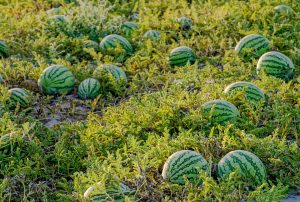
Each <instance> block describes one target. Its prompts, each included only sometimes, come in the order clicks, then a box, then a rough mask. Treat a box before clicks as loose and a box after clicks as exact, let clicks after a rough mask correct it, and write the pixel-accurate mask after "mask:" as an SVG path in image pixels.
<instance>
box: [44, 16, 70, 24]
mask: <svg viewBox="0 0 300 202" xmlns="http://www.w3.org/2000/svg"><path fill="white" fill-rule="evenodd" d="M67 21H68V19H67V17H66V16H64V15H53V16H51V17H49V18H48V22H50V23H54V24H62V23H65V22H67Z"/></svg>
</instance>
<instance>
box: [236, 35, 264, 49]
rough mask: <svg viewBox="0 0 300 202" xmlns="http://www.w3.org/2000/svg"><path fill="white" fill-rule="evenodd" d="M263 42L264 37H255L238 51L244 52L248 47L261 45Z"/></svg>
mask: <svg viewBox="0 0 300 202" xmlns="http://www.w3.org/2000/svg"><path fill="white" fill-rule="evenodd" d="M263 41H265V38H264V37H263V36H257V37H254V38H252V39H250V40H247V41H245V42H244V44H243V45H242V46H240V47H239V49H238V50H242V49H243V48H245V47H246V46H252V45H256V44H259V43H261V42H263ZM246 48H247V47H246Z"/></svg>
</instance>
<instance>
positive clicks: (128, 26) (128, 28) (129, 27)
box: [121, 22, 140, 36]
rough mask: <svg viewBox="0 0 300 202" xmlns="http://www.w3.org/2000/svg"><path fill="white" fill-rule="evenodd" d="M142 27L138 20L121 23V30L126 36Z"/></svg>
mask: <svg viewBox="0 0 300 202" xmlns="http://www.w3.org/2000/svg"><path fill="white" fill-rule="evenodd" d="M139 28H140V26H139V24H137V23H136V22H124V23H123V24H122V25H121V30H122V31H123V33H124V34H125V35H126V36H131V35H132V33H133V32H134V31H136V30H138V29H139Z"/></svg>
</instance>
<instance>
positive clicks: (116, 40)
mask: <svg viewBox="0 0 300 202" xmlns="http://www.w3.org/2000/svg"><path fill="white" fill-rule="evenodd" d="M100 50H101V51H102V53H103V54H107V55H114V56H115V55H120V54H124V55H130V54H131V53H132V52H133V48H132V46H131V44H130V43H129V41H127V39H125V38H124V37H122V36H120V35H117V34H111V35H108V36H106V37H104V38H103V39H102V41H101V42H100Z"/></svg>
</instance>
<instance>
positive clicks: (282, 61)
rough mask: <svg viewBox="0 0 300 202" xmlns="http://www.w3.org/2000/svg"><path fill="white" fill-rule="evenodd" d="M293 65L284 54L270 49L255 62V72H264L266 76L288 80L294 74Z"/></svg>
mask: <svg viewBox="0 0 300 202" xmlns="http://www.w3.org/2000/svg"><path fill="white" fill-rule="evenodd" d="M294 69H295V66H294V64H293V62H292V61H291V59H290V58H289V57H287V56H286V55H284V54H282V53H280V52H276V51H271V52H267V53H265V54H264V55H262V56H261V57H260V58H259V60H258V63H257V67H256V70H257V73H260V72H264V73H265V74H266V75H268V76H274V77H276V78H280V79H284V80H288V79H290V78H291V77H292V76H293V74H294Z"/></svg>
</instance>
